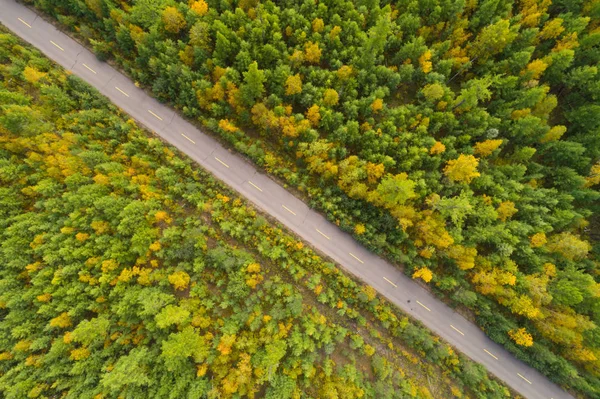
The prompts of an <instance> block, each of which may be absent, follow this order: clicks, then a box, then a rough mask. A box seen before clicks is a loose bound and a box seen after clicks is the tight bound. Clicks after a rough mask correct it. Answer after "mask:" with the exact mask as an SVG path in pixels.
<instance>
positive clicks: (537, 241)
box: [529, 233, 548, 248]
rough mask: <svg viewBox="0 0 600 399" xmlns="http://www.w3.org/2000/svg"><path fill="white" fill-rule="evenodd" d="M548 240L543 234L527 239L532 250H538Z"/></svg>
mask: <svg viewBox="0 0 600 399" xmlns="http://www.w3.org/2000/svg"><path fill="white" fill-rule="evenodd" d="M547 241H548V240H547V239H546V234H544V233H536V234H534V235H532V236H531V237H530V238H529V242H530V245H531V247H532V248H539V247H541V246H542V245H544V244H545V243H546V242H547Z"/></svg>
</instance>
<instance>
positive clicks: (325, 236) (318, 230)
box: [315, 229, 331, 240]
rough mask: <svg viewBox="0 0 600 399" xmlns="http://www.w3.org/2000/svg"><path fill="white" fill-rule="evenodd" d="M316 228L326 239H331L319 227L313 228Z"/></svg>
mask: <svg viewBox="0 0 600 399" xmlns="http://www.w3.org/2000/svg"><path fill="white" fill-rule="evenodd" d="M315 230H317V233H319V234H321V235H322V236H323V237H325V238H327V239H328V240H331V238H329V237H328V236H327V235H326V234H325V233H323V232H322V231H321V230H319V229H315Z"/></svg>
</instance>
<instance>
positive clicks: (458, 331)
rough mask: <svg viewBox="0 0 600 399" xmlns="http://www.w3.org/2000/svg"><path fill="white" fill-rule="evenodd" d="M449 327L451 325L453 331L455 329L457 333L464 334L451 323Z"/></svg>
mask: <svg viewBox="0 0 600 399" xmlns="http://www.w3.org/2000/svg"><path fill="white" fill-rule="evenodd" d="M450 327H452V329H453V330H454V331H456V332H457V333H459V334H460V335H462V336H464V335H465V333H463V332H462V331H460V330H459V329H458V328H456V327H454V326H453V325H452V324H450Z"/></svg>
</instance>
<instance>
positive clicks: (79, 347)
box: [0, 30, 511, 399]
mask: <svg viewBox="0 0 600 399" xmlns="http://www.w3.org/2000/svg"><path fill="white" fill-rule="evenodd" d="M0 99H1V101H0V104H1V105H0V264H1V265H2V267H0V392H1V395H2V397H3V398H7V399H13V398H14V399H22V398H26V397H27V398H52V397H62V398H96V399H100V398H146V397H152V398H178V399H179V398H239V397H266V398H272V399H285V398H319V399H321V398H331V399H334V398H348V399H350V398H360V397H363V398H377V399H380V398H408V397H411V398H438V397H445V398H447V397H456V398H469V397H477V398H505V397H510V396H511V394H510V391H509V390H508V389H507V388H506V387H505V386H503V385H501V384H500V383H498V382H497V381H495V380H493V379H490V377H489V376H488V374H487V372H486V371H485V369H484V368H483V367H481V366H480V365H477V364H475V363H473V362H472V361H470V360H469V359H466V358H464V357H463V356H461V355H460V354H457V353H455V352H454V351H453V349H452V348H451V347H450V346H449V345H448V344H446V343H444V342H443V341H441V340H440V339H439V338H437V337H435V336H433V335H432V334H431V333H430V332H429V331H428V330H427V329H425V328H423V327H422V326H420V324H419V323H418V322H414V321H412V320H410V319H409V318H408V317H407V316H406V315H404V314H402V313H401V312H400V311H398V310H397V309H395V308H394V307H392V306H390V305H389V304H387V303H386V301H385V300H383V299H381V298H380V297H379V296H378V295H377V293H376V292H375V290H374V289H373V288H372V287H369V286H364V285H361V284H359V283H357V282H356V281H353V280H352V279H350V278H348V277H347V276H346V275H345V274H343V273H342V272H340V270H339V269H338V268H337V267H336V266H335V265H334V264H332V263H330V262H328V261H326V260H324V259H322V258H320V257H319V256H318V255H316V254H315V253H314V252H313V251H312V250H311V249H310V248H307V247H305V246H304V245H303V243H302V242H300V241H298V240H297V239H295V238H294V237H293V236H291V235H289V234H288V233H286V232H285V231H283V230H281V229H280V228H279V227H278V226H276V225H274V224H273V223H271V222H270V221H269V220H267V219H266V218H265V217H263V216H261V215H260V214H257V212H256V211H255V210H254V209H252V208H251V207H249V206H248V205H246V204H245V203H244V201H242V200H241V199H240V198H238V197H237V196H236V195H235V194H234V193H232V192H231V191H230V190H228V189H227V188H226V187H224V186H223V185H222V184H221V183H219V182H218V181H216V180H215V179H213V178H212V177H211V176H210V174H208V173H206V172H204V171H203V170H202V169H200V168H199V167H198V166H197V165H195V164H193V163H192V162H191V161H189V160H188V159H187V158H186V157H184V156H180V155H179V154H178V153H177V151H176V150H175V149H174V148H172V147H169V146H167V145H165V144H163V142H161V141H160V140H159V139H157V138H154V137H149V136H148V133H147V132H146V131H143V130H141V129H140V128H138V127H137V126H136V124H135V123H134V122H133V121H132V120H131V119H129V118H128V117H127V116H126V115H123V114H122V113H120V111H119V110H118V109H116V108H115V107H114V106H112V105H111V104H110V103H109V102H108V100H107V99H105V98H104V97H102V96H100V95H99V94H98V93H97V92H96V91H95V90H94V89H93V88H91V87H89V86H88V85H87V84H85V83H83V82H82V81H81V80H80V79H79V78H77V77H75V76H72V75H70V74H69V73H67V72H65V71H63V70H61V69H59V68H57V67H55V66H53V64H52V63H51V62H50V61H49V60H48V59H46V58H44V57H43V56H41V55H40V54H39V53H38V52H37V51H36V50H34V49H31V48H30V47H28V46H26V45H24V44H23V43H22V42H20V41H19V40H18V39H17V38H16V37H14V36H12V35H11V34H8V33H4V31H3V30H0Z"/></svg>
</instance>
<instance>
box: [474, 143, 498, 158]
mask: <svg viewBox="0 0 600 399" xmlns="http://www.w3.org/2000/svg"><path fill="white" fill-rule="evenodd" d="M500 145H502V140H486V141H482V142H480V143H476V144H475V154H477V155H480V156H482V157H487V156H489V155H491V154H492V153H493V152H494V151H496V149H498V147H500Z"/></svg>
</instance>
